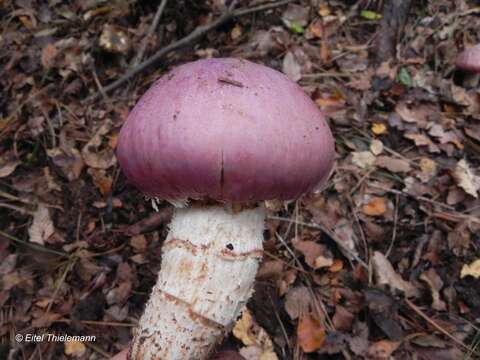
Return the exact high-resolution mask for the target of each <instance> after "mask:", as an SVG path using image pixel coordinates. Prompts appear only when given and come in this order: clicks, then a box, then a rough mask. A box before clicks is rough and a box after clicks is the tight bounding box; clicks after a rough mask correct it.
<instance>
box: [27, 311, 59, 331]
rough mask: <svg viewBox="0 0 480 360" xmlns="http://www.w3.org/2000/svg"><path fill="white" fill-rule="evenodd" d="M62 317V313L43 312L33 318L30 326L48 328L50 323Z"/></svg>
mask: <svg viewBox="0 0 480 360" xmlns="http://www.w3.org/2000/svg"><path fill="white" fill-rule="evenodd" d="M61 318H62V314H57V313H53V312H50V313H44V314H42V315H41V316H40V317H38V318H36V319H33V321H32V327H34V328H37V329H38V328H48V327H50V325H52V323H53V322H54V321H56V320H58V319H61Z"/></svg>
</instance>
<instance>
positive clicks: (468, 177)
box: [453, 159, 480, 198]
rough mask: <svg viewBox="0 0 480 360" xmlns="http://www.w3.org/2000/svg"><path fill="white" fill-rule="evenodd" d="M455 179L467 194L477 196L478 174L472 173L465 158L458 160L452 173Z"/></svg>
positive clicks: (479, 180)
mask: <svg viewBox="0 0 480 360" xmlns="http://www.w3.org/2000/svg"><path fill="white" fill-rule="evenodd" d="M453 176H454V178H455V181H456V182H457V184H458V186H460V187H461V188H462V189H463V190H465V192H466V193H467V194H469V195H472V196H473V197H474V198H478V190H479V189H480V176H477V175H475V174H474V173H473V171H472V170H471V169H470V166H469V165H468V163H467V161H466V160H465V159H462V160H460V161H459V162H458V163H457V166H456V167H455V171H454V173H453Z"/></svg>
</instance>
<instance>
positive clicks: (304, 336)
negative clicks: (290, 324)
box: [297, 314, 326, 353]
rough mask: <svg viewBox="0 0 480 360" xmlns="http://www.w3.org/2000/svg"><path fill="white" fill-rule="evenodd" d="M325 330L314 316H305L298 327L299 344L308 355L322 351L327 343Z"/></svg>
mask: <svg viewBox="0 0 480 360" xmlns="http://www.w3.org/2000/svg"><path fill="white" fill-rule="evenodd" d="M325 336H326V334H325V329H324V328H323V327H322V324H321V323H320V321H318V320H317V319H316V318H315V317H314V316H313V315H312V314H305V315H303V316H302V317H301V318H300V320H299V322H298V327H297V337H298V344H299V345H300V347H301V348H302V350H303V351H304V352H306V353H310V352H313V351H316V350H318V349H320V348H321V347H322V345H323V343H324V342H325Z"/></svg>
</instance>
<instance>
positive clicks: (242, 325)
mask: <svg viewBox="0 0 480 360" xmlns="http://www.w3.org/2000/svg"><path fill="white" fill-rule="evenodd" d="M233 335H234V336H235V337H236V338H237V339H239V340H240V341H241V342H242V343H243V344H244V345H246V346H247V347H248V348H250V347H254V348H259V350H261V351H253V352H252V350H249V351H247V353H250V354H251V355H249V356H248V358H249V359H252V360H277V356H276V354H275V352H274V351H273V342H272V340H271V339H270V337H269V336H268V334H267V332H266V331H265V330H264V329H263V328H262V327H260V326H259V325H258V324H257V323H256V322H255V321H254V320H253V317H252V315H251V313H250V312H249V311H248V310H245V311H244V312H243V313H242V317H241V318H240V319H239V320H237V322H236V323H235V325H234V327H233ZM240 354H241V355H242V356H244V352H242V351H240Z"/></svg>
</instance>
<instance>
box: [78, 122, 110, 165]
mask: <svg viewBox="0 0 480 360" xmlns="http://www.w3.org/2000/svg"><path fill="white" fill-rule="evenodd" d="M111 127H112V121H111V120H110V119H107V120H105V121H104V122H103V123H102V125H101V126H100V128H99V129H98V130H97V132H96V133H95V135H94V136H93V137H92V139H91V140H90V141H89V142H88V143H87V144H86V145H85V146H84V147H83V148H82V157H83V160H84V161H85V163H86V164H87V165H88V166H90V167H92V168H95V169H108V168H109V167H111V166H113V165H115V164H116V163H117V158H116V157H115V154H114V152H113V150H112V149H111V148H110V147H107V148H105V149H103V150H99V147H100V145H101V144H102V137H103V136H104V135H106V134H107V133H108V132H109V131H110V129H111Z"/></svg>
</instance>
